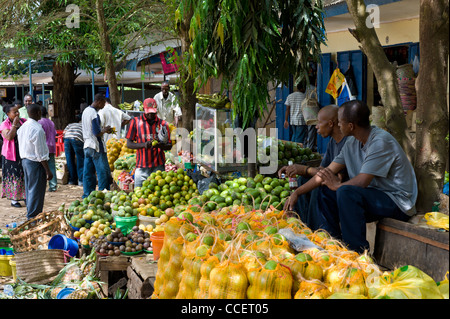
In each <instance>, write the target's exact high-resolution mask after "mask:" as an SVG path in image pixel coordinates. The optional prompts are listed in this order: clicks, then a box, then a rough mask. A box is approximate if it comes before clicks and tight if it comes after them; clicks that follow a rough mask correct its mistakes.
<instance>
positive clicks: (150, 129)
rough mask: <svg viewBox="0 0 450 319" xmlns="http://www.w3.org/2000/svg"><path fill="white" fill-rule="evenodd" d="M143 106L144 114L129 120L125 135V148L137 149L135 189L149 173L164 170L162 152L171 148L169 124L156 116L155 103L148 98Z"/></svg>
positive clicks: (164, 160)
mask: <svg viewBox="0 0 450 319" xmlns="http://www.w3.org/2000/svg"><path fill="white" fill-rule="evenodd" d="M143 104H144V105H143V106H144V114H142V115H141V116H138V117H135V118H133V119H132V120H131V122H130V124H129V127H128V132H127V135H126V138H127V147H128V148H131V149H137V152H136V170H135V177H134V185H135V187H141V186H142V183H143V182H144V181H145V180H146V179H147V178H148V177H149V176H150V174H151V173H153V172H156V171H164V170H165V163H166V156H165V154H164V151H165V150H169V149H171V148H172V144H171V143H170V130H169V124H168V123H167V122H166V121H164V120H162V119H160V118H158V116H157V115H156V113H157V110H156V101H155V100H154V99H151V98H148V99H145V100H144V103H143Z"/></svg>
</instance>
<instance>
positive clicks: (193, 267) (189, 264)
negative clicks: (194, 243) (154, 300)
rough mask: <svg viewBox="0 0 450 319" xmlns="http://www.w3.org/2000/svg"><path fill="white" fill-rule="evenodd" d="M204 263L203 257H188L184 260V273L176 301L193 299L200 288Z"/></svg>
mask: <svg viewBox="0 0 450 319" xmlns="http://www.w3.org/2000/svg"><path fill="white" fill-rule="evenodd" d="M203 262H204V258H201V257H197V256H195V257H186V258H184V260H183V273H182V279H181V282H180V286H179V289H178V294H177V296H176V299H190V298H193V296H194V293H195V291H196V290H197V289H198V288H199V282H200V278H201V273H200V269H201V266H202V264H203Z"/></svg>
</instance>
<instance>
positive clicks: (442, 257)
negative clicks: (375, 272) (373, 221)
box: [373, 218, 449, 281]
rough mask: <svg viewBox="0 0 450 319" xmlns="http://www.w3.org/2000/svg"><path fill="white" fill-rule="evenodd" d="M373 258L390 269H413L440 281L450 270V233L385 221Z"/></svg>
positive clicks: (379, 229)
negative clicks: (415, 268) (411, 267)
mask: <svg viewBox="0 0 450 319" xmlns="http://www.w3.org/2000/svg"><path fill="white" fill-rule="evenodd" d="M373 256H374V258H375V260H376V262H377V263H378V264H379V265H381V266H383V267H386V268H387V269H395V268H398V267H401V266H404V265H412V266H415V267H417V268H419V269H420V270H422V271H423V272H425V273H426V274H428V275H429V276H431V277H432V278H433V279H434V280H435V281H441V280H443V279H444V276H445V274H446V272H447V271H448V270H449V232H445V231H439V230H438V229H435V228H429V227H424V225H423V224H422V225H421V224H413V223H410V222H402V221H399V220H395V219H392V218H384V219H382V220H380V221H379V222H378V224H377V228H376V236H375V247H374V253H373Z"/></svg>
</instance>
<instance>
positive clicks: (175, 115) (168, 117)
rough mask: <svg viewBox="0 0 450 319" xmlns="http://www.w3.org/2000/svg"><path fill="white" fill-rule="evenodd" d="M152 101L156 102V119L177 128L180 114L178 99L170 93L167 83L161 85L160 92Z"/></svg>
mask: <svg viewBox="0 0 450 319" xmlns="http://www.w3.org/2000/svg"><path fill="white" fill-rule="evenodd" d="M153 99H154V100H155V101H156V105H157V111H158V112H157V115H158V118H160V119H162V120H164V121H166V122H168V123H172V124H174V125H175V126H177V124H178V120H179V117H180V116H181V115H182V113H181V108H180V107H179V105H178V98H177V97H176V96H175V94H173V93H172V92H170V86H169V82H168V81H164V82H163V83H162V84H161V92H159V93H158V94H156V95H155V96H154V98H153Z"/></svg>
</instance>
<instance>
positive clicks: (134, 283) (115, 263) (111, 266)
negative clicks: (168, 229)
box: [96, 254, 157, 299]
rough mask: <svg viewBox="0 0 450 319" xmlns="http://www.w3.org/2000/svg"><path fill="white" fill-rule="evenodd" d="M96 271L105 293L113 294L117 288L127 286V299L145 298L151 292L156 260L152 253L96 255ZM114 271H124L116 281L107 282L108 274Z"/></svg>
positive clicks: (154, 277)
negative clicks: (124, 274)
mask: <svg viewBox="0 0 450 319" xmlns="http://www.w3.org/2000/svg"><path fill="white" fill-rule="evenodd" d="M96 269H97V273H98V277H99V278H100V281H102V282H103V283H104V284H103V285H102V292H103V294H105V295H113V294H114V293H115V292H116V290H117V289H118V288H122V287H124V286H127V288H128V298H129V299H147V298H149V297H150V296H151V294H152V293H153V284H154V282H155V279H156V271H157V262H155V261H153V255H152V254H139V255H134V256H126V255H121V256H98V258H97V267H96ZM114 271H116V272H117V271H122V272H126V276H123V277H122V278H121V279H120V280H119V281H117V282H116V283H113V284H110V283H109V277H110V276H109V275H110V273H111V272H114Z"/></svg>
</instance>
